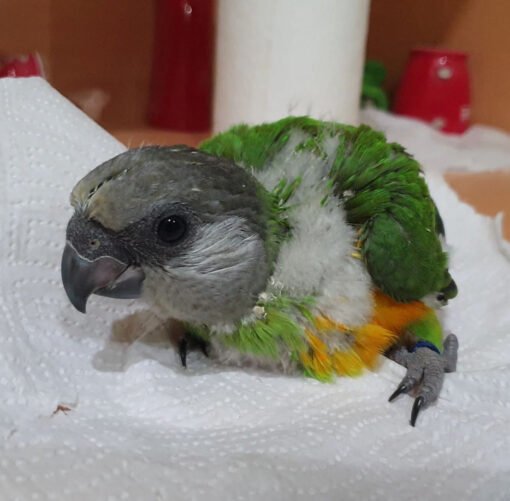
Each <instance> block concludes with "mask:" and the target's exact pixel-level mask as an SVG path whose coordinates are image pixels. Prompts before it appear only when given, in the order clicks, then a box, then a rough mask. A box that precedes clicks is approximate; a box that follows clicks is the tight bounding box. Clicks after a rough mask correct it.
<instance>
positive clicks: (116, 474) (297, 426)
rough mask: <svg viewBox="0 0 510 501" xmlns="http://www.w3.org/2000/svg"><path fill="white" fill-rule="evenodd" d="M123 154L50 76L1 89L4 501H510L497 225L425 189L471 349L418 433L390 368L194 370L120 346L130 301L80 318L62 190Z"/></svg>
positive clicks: (509, 272)
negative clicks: (66, 263) (328, 378)
mask: <svg viewBox="0 0 510 501" xmlns="http://www.w3.org/2000/svg"><path fill="white" fill-rule="evenodd" d="M441 141H442V137H441V136H438V137H436V138H434V142H431V143H430V148H434V147H436V143H437V144H439V143H440V142H441ZM422 146H424V147H425V145H422ZM122 149H123V147H122V146H121V145H120V144H119V143H117V142H116V141H115V140H113V139H112V138H111V137H109V136H108V134H106V133H105V132H104V131H103V130H101V129H100V128H99V127H97V126H96V125H95V124H94V123H93V122H91V121H90V120H89V119H88V118H86V117H85V116H84V115H83V114H82V113H81V112H79V111H78V110H77V109H76V108H74V107H73V106H72V105H71V104H69V103H68V102H66V101H65V100H64V99H63V98H62V97H61V96H60V95H59V94H58V93H57V92H55V91H54V90H52V89H51V88H50V87H49V86H48V84H46V83H45V82H44V81H42V80H39V79H27V80H22V79H17V80H9V79H5V80H2V81H0V176H1V180H0V190H1V197H0V204H1V210H0V225H1V235H2V238H1V239H0V253H1V254H0V269H1V281H0V287H1V292H0V308H1V315H0V343H1V348H0V396H1V399H2V403H1V404H0V438H1V441H0V498H1V499H5V500H9V501H15V500H31V499H56V500H59V499H69V498H71V499H73V500H74V501H78V500H90V499H101V500H141V499H143V500H153V499H154V500H156V499H157V500H162V499H169V500H175V501H178V500H202V499H203V500H206V499H207V500H227V499H228V500H231V499H232V500H253V499H265V500H299V499H303V500H305V499H319V500H338V499H342V500H359V499H363V500H386V499H392V500H409V499H463V500H472V499H484V500H486V499H491V500H498V499H499V500H503V499H509V498H510V475H509V472H510V454H509V450H510V403H509V396H510V308H509V303H510V301H509V299H510V297H509V286H508V284H509V282H510V264H509V262H508V261H507V260H506V258H505V257H504V256H503V255H502V254H501V252H500V251H499V249H498V247H497V243H496V240H495V233H494V226H493V224H492V221H491V220H490V219H489V218H486V217H482V216H479V215H477V214H476V213H475V212H474V211H473V209H471V208H470V207H468V206H467V205H464V204H462V203H460V202H459V201H458V200H457V198H456V197H455V195H454V194H453V193H452V191H451V190H450V189H449V188H448V187H447V185H446V184H445V183H444V182H443V181H442V179H441V177H440V176H439V175H438V174H437V173H432V174H431V175H430V176H428V180H429V183H430V186H431V189H432V192H433V194H434V196H435V198H436V200H437V203H438V205H439V208H440V210H441V211H442V213H443V215H444V217H445V222H446V227H447V231H448V234H449V241H450V243H451V245H452V247H453V258H452V261H453V262H452V273H453V275H454V276H455V278H456V280H457V282H458V285H459V288H460V291H461V292H460V296H459V298H458V299H457V300H455V301H453V302H452V303H451V306H449V307H448V311H447V324H448V326H449V328H450V329H452V330H454V331H455V332H456V333H457V334H458V336H459V338H460V342H461V351H460V361H459V367H458V372H457V373H455V374H451V375H448V376H447V378H446V382H445V385H444V390H443V393H442V396H441V399H440V401H439V403H438V404H437V405H436V406H434V407H432V408H431V409H429V410H427V411H426V412H424V413H423V415H422V416H420V419H419V423H418V426H417V427H416V428H412V427H411V426H409V424H408V420H409V415H410V410H411V404H412V401H411V399H409V398H407V397H405V396H404V397H402V398H400V399H399V400H398V401H397V402H395V403H394V404H391V405H390V404H389V403H388V402H387V398H388V396H389V395H390V393H391V392H392V391H393V390H394V389H395V387H396V385H397V384H398V382H399V381H400V379H401V377H402V376H403V374H404V369H403V368H402V367H399V366H397V365H396V364H394V363H392V362H389V361H386V362H384V363H383V365H382V367H381V369H380V370H379V371H378V372H377V373H367V374H366V375H365V376H364V377H361V378H358V379H341V380H338V381H337V382H336V383H334V384H321V383H319V382H316V381H313V380H310V379H305V378H298V377H285V376H281V375H278V374H269V373H265V372H259V371H250V370H242V369H232V368H225V367H221V366H218V365H216V364H214V363H213V362H211V361H209V360H204V358H203V357H201V356H200V355H198V354H192V355H191V356H190V360H189V368H188V369H187V370H184V369H182V368H181V367H180V363H179V361H178V357H177V356H176V354H175V353H174V352H173V351H172V350H170V349H168V344H167V343H166V342H164V341H163V339H164V338H163V337H162V336H161V332H159V333H158V332H156V333H155V334H153V335H148V336H146V337H145V338H144V339H142V340H139V341H135V342H131V343H129V342H122V341H123V339H124V340H126V339H128V338H129V337H130V336H132V335H135V334H136V335H139V334H141V333H142V332H139V333H136V330H137V329H134V330H133V329H132V330H131V331H128V332H125V331H123V329H122V327H123V325H125V323H126V321H125V320H123V318H125V316H126V315H127V314H128V313H129V312H133V311H135V310H136V309H139V308H140V306H139V305H137V304H136V303H134V304H126V303H124V302H116V301H114V300H106V299H104V298H100V299H98V300H92V301H91V302H90V304H89V308H88V311H89V313H88V315H87V316H83V315H81V314H79V313H77V312H76V311H75V310H73V308H72V307H71V305H70V304H69V302H68V301H67V299H66V297H65V295H64V292H63V289H62V286H61V284H60V276H59V261H60V253H61V250H62V246H63V244H64V229H65V224H66V221H67V219H68V217H69V216H70V214H71V210H70V208H69V206H68V196H69V192H70V190H71V188H72V186H73V184H74V183H75V182H76V181H77V180H78V179H79V178H80V177H81V176H82V175H83V174H84V173H85V172H87V171H88V170H89V169H90V168H92V167H94V166H95V165H96V164H98V163H99V162H101V161H102V160H105V159H107V158H109V157H111V156H112V155H114V154H116V153H118V152H120V151H122ZM443 160H444V162H445V163H448V162H449V161H450V160H452V159H448V158H444V159H443ZM144 315H145V316H144ZM144 315H142V316H140V317H137V318H138V320H137V321H139V322H140V325H143V326H144V329H145V330H149V329H151V328H152V327H151V325H152V321H151V317H150V315H149V314H144ZM114 320H117V321H118V322H117V323H115V324H114V325H115V329H114V330H113V333H112V323H113V322H114ZM130 325H131V326H133V324H130ZM156 331H157V329H156ZM123 336H124V337H123ZM59 405H61V406H66V407H67V408H69V409H70V410H69V411H68V413H67V415H66V414H65V413H64V412H57V413H55V414H53V412H54V411H55V410H56V409H57V406H59Z"/></svg>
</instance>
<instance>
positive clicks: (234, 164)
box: [61, 116, 459, 426]
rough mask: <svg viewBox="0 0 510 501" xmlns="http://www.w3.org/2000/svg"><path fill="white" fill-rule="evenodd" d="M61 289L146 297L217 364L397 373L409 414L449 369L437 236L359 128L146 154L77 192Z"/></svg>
mask: <svg viewBox="0 0 510 501" xmlns="http://www.w3.org/2000/svg"><path fill="white" fill-rule="evenodd" d="M70 201H71V205H72V207H73V209H74V213H73V215H72V217H71V218H70V220H69V222H68V225H67V230H66V243H65V248H64V251H63V255H62V260H61V275H62V282H63V286H64V289H65V292H66V294H67V296H68V298H69V300H70V302H71V303H72V305H73V306H74V307H75V308H76V309H77V310H78V311H80V312H82V313H85V312H86V304H87V300H88V298H89V297H90V295H91V294H95V295H99V296H106V297H111V298H119V299H134V298H141V300H142V301H143V302H145V304H147V305H149V307H150V308H151V309H152V311H154V312H156V313H157V315H158V318H161V319H164V320H168V321H172V322H176V323H177V325H179V326H180V328H179V329H177V332H178V334H177V335H174V337H173V340H174V344H175V347H176V349H177V350H178V353H179V356H180V359H181V362H182V365H183V366H184V367H186V365H187V354H188V352H189V351H190V350H195V349H196V350H201V351H202V352H203V353H204V354H205V355H207V356H209V357H214V359H216V360H217V361H218V362H219V363H224V364H227V365H234V366H240V367H255V368H260V369H264V370H272V371H281V372H283V373H285V374H302V375H304V376H308V377H312V378H315V379H318V380H319V381H324V382H328V381H332V380H334V379H336V378H337V377H338V376H357V375H360V374H361V373H362V372H364V371H365V369H369V370H375V369H376V368H377V366H378V364H379V363H380V361H381V357H382V356H386V357H388V358H390V359H391V360H394V361H395V362H397V363H399V364H401V365H403V366H404V367H405V369H406V373H405V376H404V378H403V380H402V381H401V382H400V384H399V385H398V386H397V388H396V390H395V391H394V393H393V394H392V395H391V396H390V397H389V401H390V402H392V401H394V400H395V399H396V398H397V397H399V396H400V395H402V394H410V395H413V396H414V401H413V404H412V409H411V418H410V424H411V425H412V426H415V424H416V421H417V418H418V415H419V414H420V412H421V411H422V410H423V409H425V408H427V407H428V406H430V405H431V404H432V403H434V402H436V401H437V399H438V397H439V395H440V392H441V389H442V385H443V381H444V378H445V373H448V372H453V371H455V370H456V365H457V352H458V344H459V343H458V339H457V337H456V336H455V334H453V333H450V334H448V335H445V332H444V331H445V329H444V327H443V323H442V321H441V310H442V308H443V307H444V306H445V305H446V304H447V303H448V301H449V300H451V299H453V298H454V297H455V296H456V295H457V286H456V283H455V281H454V280H453V278H452V276H451V274H450V272H449V267H448V252H447V248H446V241H445V229H444V224H443V221H442V219H441V216H440V214H439V212H438V209H437V206H436V205H435V203H434V201H433V199H432V197H431V195H430V192H429V189H428V186H427V184H426V181H425V178H424V174H423V171H422V169H421V166H420V164H419V163H418V162H417V160H415V159H414V158H413V157H412V155H410V154H409V153H408V152H407V151H406V150H405V149H404V148H403V147H402V146H400V145H399V144H397V143H391V142H389V141H387V140H386V138H385V136H384V134H383V133H381V132H379V131H376V130H374V129H372V128H370V127H369V126H367V125H359V126H353V125H346V124H341V123H338V122H333V121H322V120H318V119H314V118H311V117H309V116H289V117H286V118H283V119H280V120H277V121H274V122H267V123H261V124H258V125H248V124H240V125H235V126H232V127H230V128H229V129H227V130H225V131H223V132H220V133H218V134H216V135H213V136H212V137H210V138H209V139H207V140H205V141H204V142H202V143H201V144H200V145H199V146H198V147H197V148H193V147H189V146H186V145H175V146H157V145H153V146H142V147H138V148H132V149H128V150H126V151H125V152H123V153H121V154H119V155H117V156H115V157H113V158H111V159H110V160H108V161H106V162H104V163H102V164H101V165H99V166H97V167H95V168H94V169H93V170H91V171H90V172H89V173H88V174H86V175H85V176H84V177H83V178H82V179H81V180H79V181H78V183H77V184H76V186H75V187H74V189H73V190H72V193H71V197H70Z"/></svg>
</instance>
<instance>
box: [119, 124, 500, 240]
mask: <svg viewBox="0 0 510 501" xmlns="http://www.w3.org/2000/svg"><path fill="white" fill-rule="evenodd" d="M112 133H113V135H114V136H115V137H116V138H117V139H118V140H119V141H121V142H122V143H124V144H125V145H126V146H128V147H130V148H136V147H138V146H141V145H149V144H162V145H171V144H187V145H189V146H196V145H197V144H198V143H200V142H201V141H203V140H204V139H206V138H207V137H208V136H209V133H208V132H203V133H185V132H174V131H168V130H162V129H151V128H141V129H131V130H115V131H112ZM445 179H446V181H447V182H448V184H449V185H450V186H451V187H452V188H453V189H454V190H455V191H456V192H457V194H458V195H459V197H460V199H461V200H463V201H464V202H466V203H468V204H470V205H472V206H473V207H474V208H475V209H476V210H477V211H478V212H479V213H481V214H485V215H488V216H495V215H496V214H497V213H499V212H503V213H504V214H505V217H504V235H505V238H506V239H508V240H510V170H507V171H493V172H478V173H464V172H449V173H447V174H446V175H445Z"/></svg>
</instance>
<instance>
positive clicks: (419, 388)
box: [389, 334, 459, 426]
mask: <svg viewBox="0 0 510 501" xmlns="http://www.w3.org/2000/svg"><path fill="white" fill-rule="evenodd" d="M458 347H459V342H458V340H457V336H455V335H454V334H450V335H449V336H448V337H447V338H446V339H445V342H444V351H443V353H442V354H438V353H436V352H435V351H433V350H432V349H430V348H427V347H425V346H423V347H418V348H417V349H416V350H415V351H414V352H409V351H407V350H406V349H405V348H400V349H399V350H398V351H396V352H395V353H394V354H393V355H392V357H391V358H392V359H393V360H394V361H395V362H397V363H399V364H401V365H403V366H404V367H406V368H407V374H406V375H405V377H404V379H402V381H401V383H400V384H399V385H398V387H397V389H396V390H395V391H394V392H393V394H392V395H391V396H390V398H389V401H390V402H393V401H394V400H395V399H396V398H397V397H398V396H399V395H401V394H402V393H409V392H410V391H412V390H416V400H415V401H414V404H413V409H412V412H411V420H410V424H411V426H415V424H416V420H417V419H418V415H419V413H420V411H421V410H422V409H426V408H427V407H428V406H429V405H430V404H432V403H433V402H435V401H436V400H437V399H438V397H439V394H440V393H441V388H442V386H443V380H444V374H445V372H454V371H455V369H456V366H457V351H458Z"/></svg>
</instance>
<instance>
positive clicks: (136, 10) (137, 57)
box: [0, 0, 510, 131]
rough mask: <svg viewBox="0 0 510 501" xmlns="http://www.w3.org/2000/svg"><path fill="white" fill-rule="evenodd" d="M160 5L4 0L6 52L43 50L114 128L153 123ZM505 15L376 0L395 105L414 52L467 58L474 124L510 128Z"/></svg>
mask: <svg viewBox="0 0 510 501" xmlns="http://www.w3.org/2000/svg"><path fill="white" fill-rule="evenodd" d="M160 3H161V2H160ZM195 3H196V2H195ZM158 8H160V6H158V1H157V0H144V1H140V0H108V1H105V0H0V53H1V54H3V55H7V56H10V55H18V54H29V53H34V52H37V53H39V54H40V55H41V58H42V61H43V65H44V71H45V74H46V76H47V78H48V79H49V81H50V82H51V84H52V85H53V86H54V87H56V88H57V89H58V90H59V91H60V92H61V93H63V94H64V95H65V96H67V97H69V98H70V99H71V100H73V101H75V102H76V103H78V104H79V105H80V106H81V107H84V108H86V111H88V112H89V114H92V115H93V116H94V117H95V118H96V119H97V120H98V121H99V123H100V124H101V125H103V126H104V127H106V128H107V129H108V130H110V131H126V130H134V129H140V128H145V127H149V122H148V109H149V104H150V96H151V76H152V72H153V62H154V57H155V40H156V39H157V33H156V25H157V22H156V20H157V14H158V12H157V9H158ZM509 19H510V2H508V1H507V0H427V1H422V0H419V1H402V0H372V2H371V7H370V16H369V24H368V37H367V42H366V48H367V51H366V58H367V59H368V60H376V61H379V62H380V63H382V65H383V66H384V68H385V70H386V72H387V74H386V77H385V80H384V83H383V86H384V90H385V91H387V93H388V95H389V98H390V101H391V99H393V97H394V95H395V91H396V89H397V86H398V83H399V81H400V79H401V77H402V74H403V72H404V69H405V67H406V61H407V60H408V57H409V54H410V51H411V49H413V48H414V47H419V46H428V47H431V46H432V47H441V48H444V49H455V50H459V51H464V52H466V53H467V54H468V55H469V69H470V78H471V94H472V97H471V121H472V122H473V123H481V124H487V125H492V126H496V127H499V128H502V129H506V130H507V131H510V113H508V109H509V108H510V58H509V53H510V50H509V49H510V31H509V30H508V20H509Z"/></svg>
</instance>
